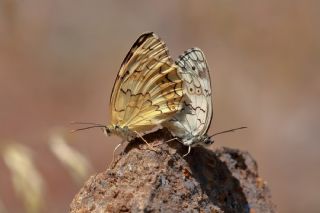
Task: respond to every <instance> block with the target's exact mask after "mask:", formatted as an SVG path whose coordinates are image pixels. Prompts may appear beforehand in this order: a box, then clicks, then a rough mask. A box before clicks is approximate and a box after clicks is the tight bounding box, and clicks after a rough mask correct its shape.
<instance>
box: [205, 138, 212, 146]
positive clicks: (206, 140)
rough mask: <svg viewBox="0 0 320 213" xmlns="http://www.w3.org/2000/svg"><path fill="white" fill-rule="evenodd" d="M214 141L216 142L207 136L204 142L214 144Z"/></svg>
mask: <svg viewBox="0 0 320 213" xmlns="http://www.w3.org/2000/svg"><path fill="white" fill-rule="evenodd" d="M213 142H214V141H212V140H210V139H209V138H206V139H205V140H204V143H205V144H206V145H210V144H213Z"/></svg>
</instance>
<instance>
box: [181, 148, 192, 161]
mask: <svg viewBox="0 0 320 213" xmlns="http://www.w3.org/2000/svg"><path fill="white" fill-rule="evenodd" d="M190 151H191V146H189V147H188V152H187V153H186V154H184V155H183V156H182V157H183V158H184V157H186V156H187V155H189V154H190Z"/></svg>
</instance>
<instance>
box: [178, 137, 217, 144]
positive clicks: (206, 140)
mask: <svg viewBox="0 0 320 213" xmlns="http://www.w3.org/2000/svg"><path fill="white" fill-rule="evenodd" d="M213 142H214V141H213V140H211V139H210V137H209V136H208V135H207V134H205V135H196V136H195V135H192V134H188V135H187V136H186V137H185V138H183V139H182V143H183V144H184V145H186V146H199V145H210V144H213Z"/></svg>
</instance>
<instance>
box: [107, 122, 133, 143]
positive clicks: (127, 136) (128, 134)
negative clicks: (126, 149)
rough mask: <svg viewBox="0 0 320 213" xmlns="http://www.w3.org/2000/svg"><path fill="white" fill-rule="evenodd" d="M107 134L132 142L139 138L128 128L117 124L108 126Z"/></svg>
mask: <svg viewBox="0 0 320 213" xmlns="http://www.w3.org/2000/svg"><path fill="white" fill-rule="evenodd" d="M106 132H107V134H108V135H117V136H119V137H121V138H122V139H124V140H127V141H130V140H132V139H134V138H136V136H137V135H136V133H134V132H132V131H131V130H130V129H129V128H128V127H127V126H124V127H121V126H119V125H115V124H111V125H109V126H107V128H106Z"/></svg>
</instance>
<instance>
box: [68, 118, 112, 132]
mask: <svg viewBox="0 0 320 213" xmlns="http://www.w3.org/2000/svg"><path fill="white" fill-rule="evenodd" d="M70 124H81V125H82V124H84V125H91V126H87V127H83V128H78V129H74V130H71V132H72V133H73V132H78V131H81V130H87V129H93V128H105V129H106V128H107V126H105V125H103V124H98V123H91V122H77V121H72V122H70Z"/></svg>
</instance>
